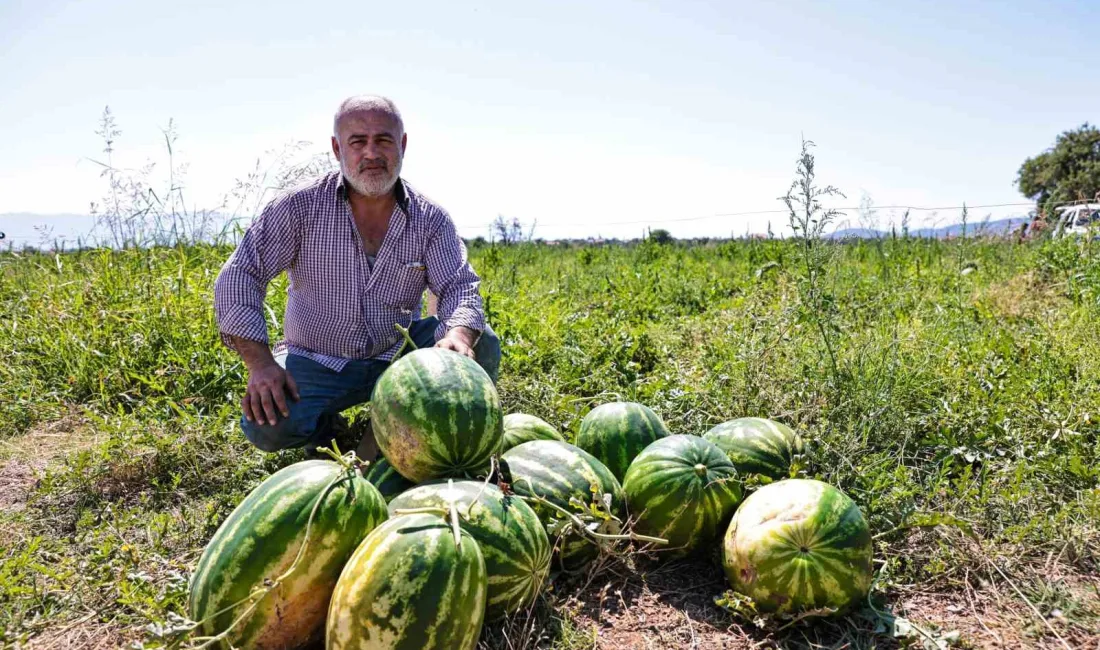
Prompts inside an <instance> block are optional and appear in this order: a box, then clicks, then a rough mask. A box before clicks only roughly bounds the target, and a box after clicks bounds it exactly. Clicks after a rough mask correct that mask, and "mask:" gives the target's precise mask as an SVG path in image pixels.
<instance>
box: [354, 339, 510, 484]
mask: <svg viewBox="0 0 1100 650" xmlns="http://www.w3.org/2000/svg"><path fill="white" fill-rule="evenodd" d="M371 405H372V406H371V408H372V411H371V419H372V423H373V429H374V433H375V437H376V439H377V441H378V446H379V448H380V449H381V450H382V453H383V455H384V456H385V457H386V458H387V459H388V460H389V462H390V463H391V464H392V465H393V466H394V468H395V469H397V471H398V472H399V473H401V475H402V476H405V477H406V478H408V479H409V480H411V481H413V482H417V483H419V482H423V481H426V480H429V479H432V478H438V477H444V476H456V477H458V476H463V475H467V474H468V475H471V476H475V475H477V474H478V473H481V474H482V475H484V473H485V471H486V470H487V469H488V466H489V458H490V456H491V455H492V454H494V453H497V452H498V451H499V449H500V444H501V440H502V439H503V415H502V412H501V408H500V397H499V395H498V394H497V391H496V388H495V386H494V385H493V382H492V380H491V379H489V376H488V374H486V373H485V371H484V370H483V369H482V368H481V366H479V365H478V364H477V363H476V362H475V361H473V360H472V359H469V358H467V357H465V356H463V355H461V354H458V353H456V352H453V351H450V350H443V349H440V348H426V349H421V350H416V351H414V352H412V353H410V354H408V355H405V356H404V357H402V358H401V359H399V360H398V361H396V362H394V363H393V364H392V365H391V366H390V367H389V368H387V369H386V371H385V372H384V373H383V374H382V376H381V377H380V378H379V380H378V383H377V384H376V385H375V388H374V392H373V394H372V396H371Z"/></svg>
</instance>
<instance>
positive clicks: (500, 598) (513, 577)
mask: <svg viewBox="0 0 1100 650" xmlns="http://www.w3.org/2000/svg"><path fill="white" fill-rule="evenodd" d="M452 501H453V502H454V503H455V504H456V506H457V507H458V510H459V512H460V513H462V514H463V515H467V516H464V517H463V518H462V519H461V522H460V524H461V526H462V529H463V530H465V531H467V532H468V533H470V536H471V537H473V538H474V539H475V540H477V544H478V546H479V547H480V548H481V554H482V555H483V556H484V557H485V570H486V571H487V572H488V576H489V596H488V608H487V610H486V613H485V616H486V617H487V618H489V619H496V618H500V617H501V616H504V615H505V614H511V613H512V612H515V611H518V610H519V609H520V608H522V607H524V606H526V605H529V604H531V603H532V602H534V599H535V596H536V595H538V593H539V590H540V589H541V588H542V585H543V582H545V581H546V576H547V574H549V573H550V540H549V539H547V537H546V531H545V530H543V527H542V522H541V521H539V518H538V516H537V515H535V512H534V510H532V509H531V507H530V506H528V505H527V504H526V503H524V501H523V500H522V499H519V498H517V497H516V496H515V495H511V496H505V494H504V492H502V491H501V489H500V488H499V487H497V486H495V485H492V484H486V483H484V482H481V481H450V480H448V481H446V482H444V481H439V482H435V483H432V484H430V485H421V486H419V487H415V488H413V489H411V490H409V491H408V492H405V493H404V494H402V495H401V496H399V497H397V498H396V499H394V500H393V501H391V502H390V506H389V508H390V515H391V516H397V514H396V513H397V511H399V510H402V509H409V510H411V509H414V508H427V507H441V508H447V507H449V504H450V503H451V502H452ZM471 504H473V505H472V507H471Z"/></svg>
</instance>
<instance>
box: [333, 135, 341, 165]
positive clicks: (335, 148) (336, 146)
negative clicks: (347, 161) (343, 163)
mask: <svg viewBox="0 0 1100 650" xmlns="http://www.w3.org/2000/svg"><path fill="white" fill-rule="evenodd" d="M332 155H334V156H336V160H337V161H339V160H340V141H339V140H337V139H336V136H332Z"/></svg>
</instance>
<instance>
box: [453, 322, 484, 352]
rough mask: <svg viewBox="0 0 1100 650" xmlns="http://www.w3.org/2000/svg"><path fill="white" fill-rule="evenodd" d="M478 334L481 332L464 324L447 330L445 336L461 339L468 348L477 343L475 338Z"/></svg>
mask: <svg viewBox="0 0 1100 650" xmlns="http://www.w3.org/2000/svg"><path fill="white" fill-rule="evenodd" d="M479 336H481V332H478V331H477V330H475V329H471V328H469V327H466V326H465V325H456V326H454V327H452V328H451V329H449V330H447V337H449V338H453V339H455V340H457V341H461V342H462V343H464V344H466V346H467V347H470V348H472V347H474V346H475V345H476V344H477V339H478V337H479Z"/></svg>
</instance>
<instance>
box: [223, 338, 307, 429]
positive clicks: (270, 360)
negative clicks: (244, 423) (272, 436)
mask: <svg viewBox="0 0 1100 650" xmlns="http://www.w3.org/2000/svg"><path fill="white" fill-rule="evenodd" d="M231 338H232V340H233V347H234V348H236V350H237V352H238V353H239V354H240V355H241V358H242V359H244V363H245V365H246V366H247V367H248V388H247V389H246V390H245V393H244V397H243V398H241V410H243V411H244V417H245V419H246V420H248V421H249V422H255V423H257V424H259V425H264V424H270V425H274V424H275V423H276V422H278V421H279V417H278V415H276V414H277V413H281V414H282V416H283V417H284V418H285V417H289V416H290V408H289V407H288V406H287V402H286V398H287V395H288V394H289V395H290V397H291V398H292V399H293V400H294V401H295V402H297V401H298V399H299V395H298V384H296V383H294V377H291V376H290V373H289V372H287V371H286V370H283V369H282V367H280V366H279V364H277V363H275V358H274V357H272V356H271V350H270V349H268V347H267V344H266V343H262V342H260V341H250V340H248V339H242V338H240V337H236V336H234V337H231Z"/></svg>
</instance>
